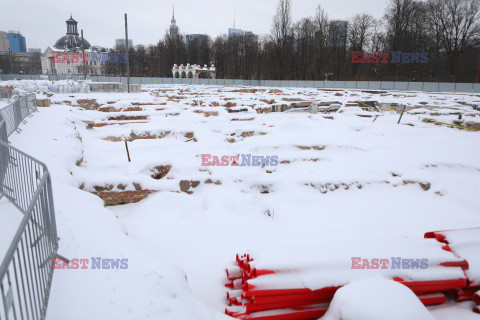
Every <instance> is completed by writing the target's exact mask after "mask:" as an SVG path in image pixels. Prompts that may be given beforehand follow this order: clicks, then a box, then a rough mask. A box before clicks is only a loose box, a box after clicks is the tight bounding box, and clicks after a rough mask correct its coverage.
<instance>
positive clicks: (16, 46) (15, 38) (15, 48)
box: [7, 31, 27, 52]
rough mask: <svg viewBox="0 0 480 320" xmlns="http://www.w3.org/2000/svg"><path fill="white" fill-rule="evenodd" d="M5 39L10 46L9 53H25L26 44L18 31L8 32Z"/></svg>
mask: <svg viewBox="0 0 480 320" xmlns="http://www.w3.org/2000/svg"><path fill="white" fill-rule="evenodd" d="M7 38H8V42H9V44H10V51H12V52H27V42H26V41H25V37H24V36H22V33H21V32H20V31H8V33H7Z"/></svg>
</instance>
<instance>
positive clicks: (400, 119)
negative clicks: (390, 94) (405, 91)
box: [397, 105, 407, 124]
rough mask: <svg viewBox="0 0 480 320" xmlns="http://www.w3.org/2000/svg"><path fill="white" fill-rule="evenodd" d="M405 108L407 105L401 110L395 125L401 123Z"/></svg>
mask: <svg viewBox="0 0 480 320" xmlns="http://www.w3.org/2000/svg"><path fill="white" fill-rule="evenodd" d="M405 108H407V105H404V106H403V110H402V113H401V114H400V118H399V119H398V123H397V124H400V121H402V117H403V113H404V112H405Z"/></svg>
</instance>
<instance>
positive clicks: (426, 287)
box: [225, 240, 468, 320]
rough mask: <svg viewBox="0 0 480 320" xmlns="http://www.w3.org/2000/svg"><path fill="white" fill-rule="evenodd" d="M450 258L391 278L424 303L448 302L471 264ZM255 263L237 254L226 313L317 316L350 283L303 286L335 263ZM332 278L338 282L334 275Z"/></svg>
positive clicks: (266, 317)
mask: <svg viewBox="0 0 480 320" xmlns="http://www.w3.org/2000/svg"><path fill="white" fill-rule="evenodd" d="M421 241H424V240H421ZM437 250H440V251H442V250H441V249H440V246H437ZM264 260H265V259H264ZM264 260H263V261H264ZM300 260H301V259H300ZM450 260H451V261H450ZM450 260H449V261H437V262H436V263H437V265H436V266H434V267H433V269H434V270H435V271H437V273H435V271H433V274H432V276H431V277H429V275H428V271H424V270H422V271H418V272H419V273H421V276H420V277H419V278H421V279H422V280H421V281H419V280H412V279H409V280H404V279H403V278H401V276H402V275H404V273H402V272H401V271H398V274H399V275H401V276H391V278H392V279H393V280H395V281H399V282H401V283H402V284H404V285H405V286H407V287H409V288H410V289H411V290H412V291H413V292H414V293H415V294H416V295H417V296H418V297H419V299H420V300H421V301H422V303H423V304H424V305H426V306H430V305H437V304H442V303H444V302H445V301H446V296H445V293H444V292H446V291H450V290H455V289H458V288H465V287H467V283H468V282H467V281H468V279H467V277H466V276H465V275H464V273H463V270H462V268H463V269H465V268H468V263H467V262H466V261H465V260H463V259H459V258H458V257H454V256H453V255H451V259H450ZM255 262H256V261H255V260H254V257H253V256H251V255H250V254H244V255H241V256H239V255H237V257H236V265H235V266H234V267H231V268H228V269H227V270H226V273H227V279H228V280H227V283H226V285H225V286H226V287H227V288H228V289H227V304H228V307H227V308H226V309H225V313H226V314H227V315H230V316H232V317H234V318H238V319H242V320H247V319H256V320H284V319H285V320H304V319H305V320H307V319H318V318H319V317H321V316H323V315H324V314H325V312H326V311H327V309H328V306H329V304H330V302H331V300H332V299H333V296H334V294H335V292H336V290H337V289H338V288H340V287H341V286H343V285H346V284H348V282H349V279H344V281H343V282H342V283H340V284H337V285H329V286H324V287H322V288H320V289H314V290H312V289H310V288H308V287H307V286H305V285H303V286H302V284H303V282H302V276H303V277H305V276H307V277H309V276H310V277H322V275H323V277H324V278H325V277H326V278H329V275H332V274H335V273H336V270H335V267H332V266H330V267H328V266H314V267H313V268H311V270H309V269H308V268H305V267H304V266H299V267H297V268H290V267H289V268H286V269H282V267H280V268H272V266H271V265H269V267H268V268H262V267H261V266H260V265H258V264H256V263H255ZM292 263H293V264H294V263H295V262H294V261H293V262H292ZM267 265H268V263H267ZM311 267H312V266H311ZM317 269H322V271H321V272H320V273H318V274H317V273H316V271H312V270H317ZM442 269H445V270H448V271H447V272H445V273H443V274H444V276H445V278H444V279H443V278H438V277H439V274H440V275H442V272H440V273H438V270H442ZM354 272H356V270H354ZM395 272H396V271H394V272H393V274H395ZM322 273H323V274H322ZM390 273H392V272H391V271H390ZM352 274H353V273H352ZM262 280H267V281H262ZM333 282H336V281H333V280H332V283H333Z"/></svg>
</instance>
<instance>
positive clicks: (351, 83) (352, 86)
mask: <svg viewBox="0 0 480 320" xmlns="http://www.w3.org/2000/svg"><path fill="white" fill-rule="evenodd" d="M344 88H345V89H356V88H357V81H345V86H344Z"/></svg>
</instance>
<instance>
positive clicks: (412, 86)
mask: <svg viewBox="0 0 480 320" xmlns="http://www.w3.org/2000/svg"><path fill="white" fill-rule="evenodd" d="M423 84H424V83H423V82H409V83H408V90H409V91H423Z"/></svg>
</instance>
